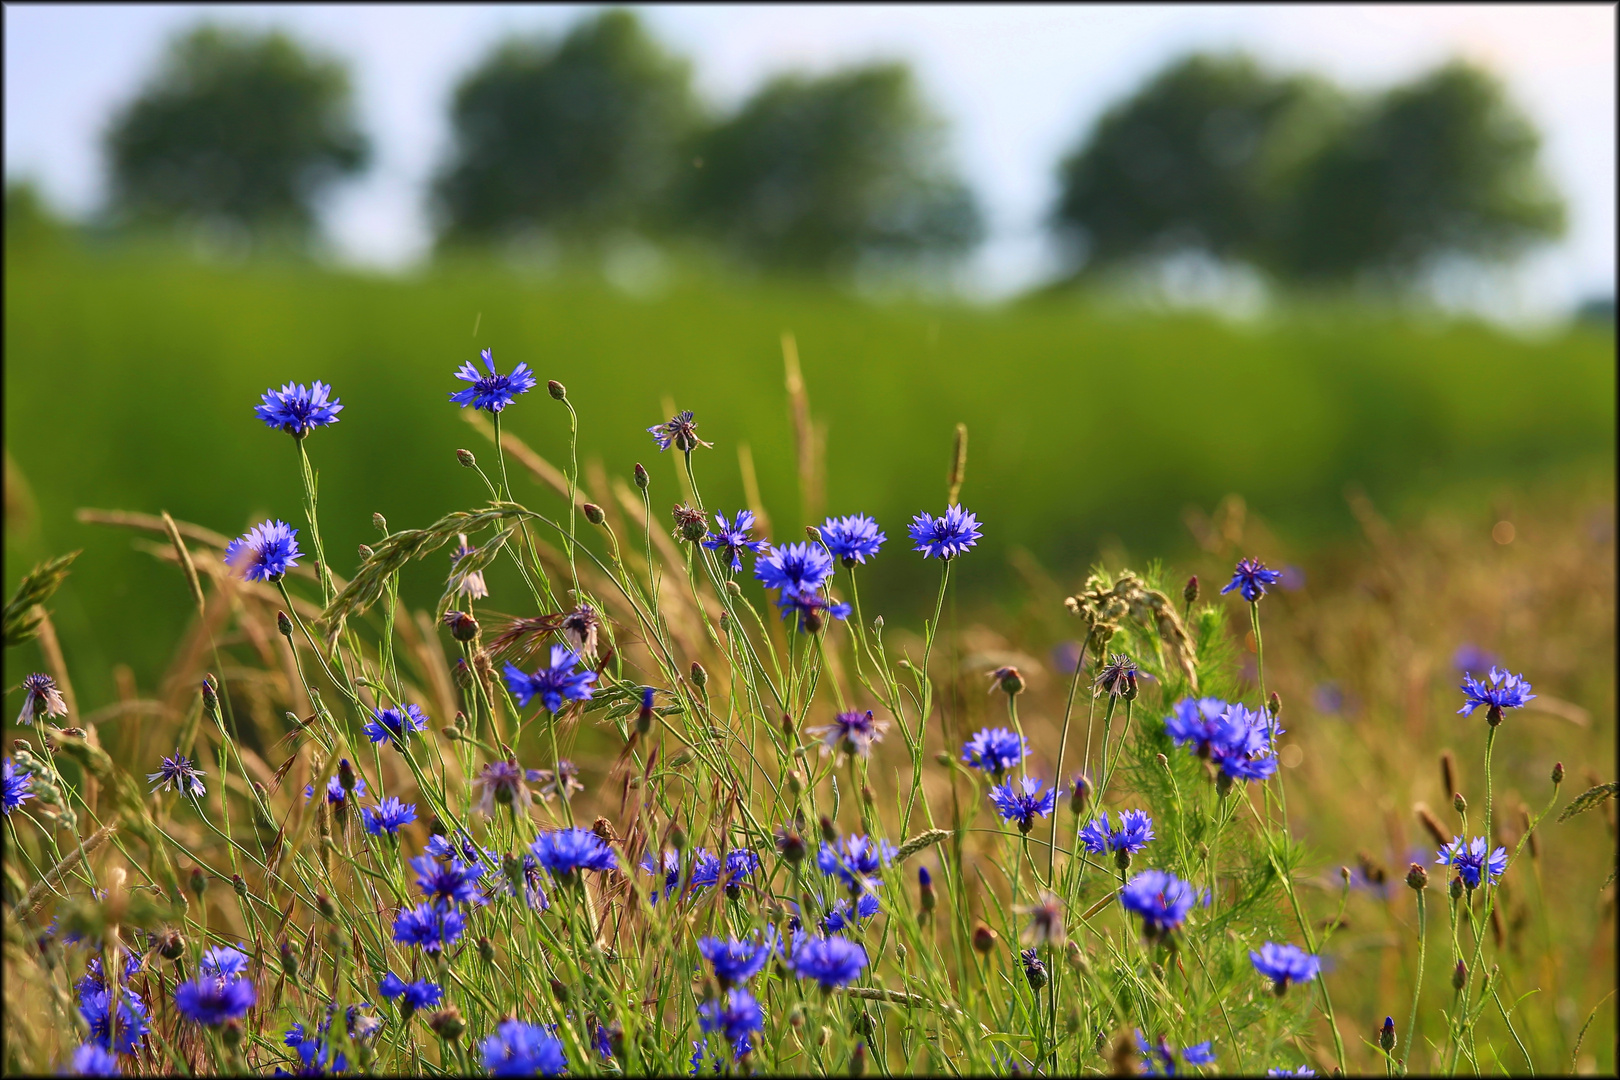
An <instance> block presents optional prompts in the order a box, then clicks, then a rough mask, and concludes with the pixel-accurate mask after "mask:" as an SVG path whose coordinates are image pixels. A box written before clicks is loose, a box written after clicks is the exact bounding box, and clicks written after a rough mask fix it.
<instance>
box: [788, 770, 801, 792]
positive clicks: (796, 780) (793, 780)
mask: <svg viewBox="0 0 1620 1080" xmlns="http://www.w3.org/2000/svg"><path fill="white" fill-rule="evenodd" d="M787 786H788V791H789V793H791V794H793V795H798V794H800V793H801V792H803V791H804V777H802V776H800V775H799V770H798V769H789V770H788V774H787Z"/></svg>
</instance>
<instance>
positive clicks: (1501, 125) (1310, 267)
mask: <svg viewBox="0 0 1620 1080" xmlns="http://www.w3.org/2000/svg"><path fill="white" fill-rule="evenodd" d="M449 115H450V121H451V130H452V136H453V138H452V141H451V145H450V148H449V151H448V153H447V156H446V158H445V160H444V161H442V162H441V163H440V165H439V167H438V168H437V170H436V171H435V174H434V177H433V179H432V181H431V185H430V189H429V191H428V193H427V198H428V203H429V207H430V209H431V214H432V219H433V222H434V228H435V232H436V237H437V249H438V250H439V251H440V252H448V251H454V250H458V249H465V248H475V247H485V246H490V245H505V244H514V243H519V244H521V243H525V242H532V241H542V242H550V243H556V244H562V245H574V244H584V245H589V244H593V243H597V242H599V241H601V240H602V239H603V238H606V237H614V236H622V235H625V234H633V235H637V236H642V237H648V238H653V239H657V240H667V241H679V242H682V243H693V244H701V245H704V246H706V247H710V248H712V249H715V250H718V251H720V252H723V253H725V254H726V255H727V256H728V257H730V258H732V259H734V260H737V261H740V262H743V263H746V264H751V265H755V266H762V267H771V268H786V269H791V270H797V271H813V272H833V273H838V272H844V271H847V270H849V269H850V268H851V267H853V266H855V265H857V264H861V263H869V262H871V261H873V260H877V261H878V262H880V263H892V264H900V265H904V264H909V263H914V262H918V261H931V262H941V261H944V262H948V261H949V260H951V259H954V258H957V257H960V256H961V255H963V254H965V253H967V252H969V251H970V250H972V248H973V247H974V246H975V245H976V244H977V243H978V242H979V241H980V240H981V239H982V237H983V234H984V220H983V215H982V213H981V210H980V208H979V205H978V202H977V201H976V199H975V197H974V195H973V193H972V191H971V190H970V188H969V187H968V185H967V184H966V183H965V182H964V180H963V179H962V177H961V175H960V174H959V173H958V171H957V170H956V168H955V167H954V165H953V162H952V160H951V158H950V155H949V152H948V149H949V148H948V145H947V139H946V136H947V129H946V125H945V122H944V121H943V120H942V118H941V117H940V116H939V115H938V114H937V113H936V112H934V111H933V110H932V109H931V108H930V107H929V106H928V104H927V102H926V101H925V100H924V98H923V96H922V94H921V92H920V90H919V87H918V85H917V81H916V79H915V78H914V77H913V75H912V73H911V71H910V69H909V68H907V67H906V66H905V65H904V64H901V63H883V64H869V65H864V66H857V67H851V68H847V69H844V70H841V71H836V72H833V73H831V74H828V75H822V76H809V75H802V74H783V75H779V76H776V77H774V78H771V79H769V80H768V81H767V82H766V83H765V84H764V85H763V86H761V87H760V88H759V89H758V90H756V91H755V92H754V93H753V94H752V95H751V96H750V97H748V98H747V99H746V100H745V101H744V102H743V103H742V104H741V105H740V106H738V107H737V108H736V109H734V110H732V111H730V112H725V113H721V112H716V111H715V110H714V109H712V108H710V107H708V106H706V105H705V103H704V102H703V101H702V100H701V99H700V98H699V97H698V95H697V94H696V93H695V91H694V88H693V80H692V65H691V63H690V62H689V61H687V60H686V59H684V58H682V57H680V56H677V55H675V54H674V53H673V52H671V51H670V50H669V49H668V48H666V47H665V46H664V45H663V44H661V43H660V42H659V41H657V40H656V39H655V38H654V37H653V36H652V34H651V33H650V32H649V31H648V29H647V27H646V25H645V24H644V23H643V22H642V21H641V20H640V19H639V18H638V17H637V16H636V15H635V14H633V13H631V12H628V11H619V10H614V11H607V12H604V13H600V14H596V15H593V16H590V17H587V18H585V19H583V20H582V21H580V22H578V23H577V24H576V25H574V26H573V27H572V29H570V30H569V31H568V32H567V33H566V34H565V35H563V36H562V37H561V38H560V39H553V38H550V37H546V36H534V37H511V38H508V39H507V40H504V41H501V42H499V43H497V44H496V45H495V46H494V48H493V49H492V50H491V51H490V52H489V54H488V55H487V56H485V57H484V58H483V60H482V61H481V62H480V63H478V64H477V66H475V67H474V68H473V69H472V70H471V71H469V72H468V73H467V74H466V75H465V76H464V77H463V78H462V79H461V80H460V82H459V83H458V85H457V86H456V88H455V90H454V93H453V95H452V98H451V100H450V102H449ZM1539 141H1540V140H1539V136H1538V134H1537V132H1536V131H1535V129H1534V127H1533V126H1532V124H1531V123H1530V122H1529V121H1528V120H1527V119H1526V118H1525V117H1524V115H1523V114H1522V113H1521V112H1520V111H1518V110H1517V109H1516V108H1515V107H1514V106H1513V105H1512V104H1511V103H1510V102H1509V101H1508V100H1507V98H1506V96H1505V94H1504V92H1503V89H1502V87H1501V85H1500V83H1499V82H1498V81H1497V80H1496V79H1495V78H1493V77H1492V76H1491V75H1489V74H1488V73H1486V72H1484V71H1482V70H1480V69H1478V68H1475V67H1471V66H1468V65H1466V64H1463V63H1452V64H1449V65H1447V66H1444V67H1442V68H1440V69H1438V70H1436V71H1434V72H1432V73H1429V74H1427V75H1424V76H1423V77H1421V78H1419V79H1417V80H1416V81H1414V82H1411V83H1409V84H1406V85H1402V86H1398V87H1395V88H1393V89H1390V90H1387V91H1385V92H1383V93H1378V94H1373V95H1364V96H1356V95H1351V94H1348V93H1346V92H1344V91H1343V90H1341V89H1339V88H1337V87H1335V86H1333V85H1331V84H1330V83H1328V82H1326V81H1324V80H1322V79H1320V78H1315V77H1309V76H1279V75H1275V74H1272V73H1269V72H1267V71H1265V70H1264V69H1263V68H1261V67H1260V66H1259V65H1258V64H1256V63H1255V62H1254V61H1252V60H1250V59H1249V58H1247V57H1244V56H1241V55H1231V56H1207V55H1194V56H1190V57H1187V58H1184V59H1181V60H1178V61H1176V62H1174V63H1172V64H1171V65H1169V66H1168V67H1167V68H1165V69H1164V70H1162V71H1161V72H1159V73H1158V74H1156V75H1154V76H1153V77H1152V78H1151V79H1150V80H1149V81H1148V82H1147V83H1146V85H1145V86H1143V87H1142V88H1141V89H1139V90H1138V91H1137V92H1135V93H1134V94H1132V95H1131V96H1129V97H1128V98H1127V99H1125V100H1123V101H1121V102H1119V103H1117V104H1116V105H1114V106H1113V107H1112V108H1110V109H1109V110H1107V111H1106V112H1105V113H1104V114H1103V115H1102V117H1101V118H1100V119H1099V120H1098V121H1097V122H1096V123H1095V124H1093V125H1091V126H1090V128H1089V130H1087V131H1085V132H1083V133H1082V135H1081V137H1080V138H1079V139H1078V140H1077V142H1076V145H1075V148H1074V149H1073V151H1072V152H1071V153H1070V154H1068V155H1067V156H1066V157H1065V158H1064V159H1063V161H1062V162H1061V163H1060V164H1059V165H1058V176H1059V178H1060V185H1059V187H1060V194H1059V196H1058V198H1057V200H1056V204H1055V206H1054V207H1053V209H1052V212H1051V215H1050V219H1049V223H1050V226H1051V229H1052V232H1053V236H1054V239H1055V240H1057V241H1058V243H1059V245H1060V247H1061V248H1062V250H1063V251H1064V252H1065V253H1066V255H1067V257H1068V266H1069V269H1070V271H1071V273H1072V274H1073V275H1074V276H1076V277H1079V276H1086V275H1091V274H1094V273H1096V272H1098V271H1106V270H1109V269H1115V268H1120V267H1126V268H1129V267H1133V266H1140V265H1144V264H1152V263H1153V262H1155V261H1157V260H1161V259H1163V258H1165V257H1167V256H1174V255H1178V254H1183V253H1187V252H1195V253H1201V254H1204V255H1207V256H1210V257H1212V258H1214V259H1217V260H1220V261H1223V262H1237V263H1243V264H1247V265H1249V266H1252V267H1254V268H1256V269H1258V270H1260V271H1262V272H1264V273H1266V274H1267V275H1269V277H1270V278H1271V279H1272V280H1274V281H1277V282H1280V283H1284V284H1286V283H1293V282H1334V281H1345V280H1350V279H1355V278H1358V277H1364V276H1366V275H1369V274H1373V275H1387V276H1394V277H1402V276H1405V275H1409V274H1414V273H1421V272H1424V271H1426V270H1428V269H1432V268H1433V267H1434V266H1435V265H1436V264H1437V263H1439V262H1441V261H1443V260H1446V259H1448V258H1455V257H1458V256H1461V257H1467V258H1476V259H1488V260H1501V259H1508V258H1511V257H1513V256H1515V255H1517V254H1518V253H1520V252H1521V251H1523V250H1524V249H1525V248H1527V247H1529V246H1531V245H1533V244H1535V243H1537V242H1541V241H1545V240H1547V239H1550V238H1553V237H1556V236H1557V235H1559V234H1560V233H1561V231H1562V229H1563V226H1564V207H1563V202H1562V200H1561V199H1560V197H1559V196H1558V195H1557V193H1556V192H1554V191H1553V190H1552V188H1551V186H1550V185H1549V183H1548V181H1547V180H1546V179H1545V177H1544V175H1543V174H1542V172H1541V170H1540V168H1539V165H1538V162H1537V153H1538V147H1539ZM370 150H371V142H370V140H369V138H368V137H367V135H366V133H365V132H364V131H363V130H362V129H361V126H360V124H359V122H358V118H357V115H356V110H355V104H354V95H353V90H352V85H351V79H350V75H349V71H348V68H347V67H346V65H345V64H343V63H342V62H341V61H340V60H338V59H336V58H334V57H331V56H326V55H322V54H320V53H318V52H316V51H314V50H312V49H310V48H308V47H306V46H305V45H302V44H300V43H298V42H296V41H294V40H293V39H292V38H290V37H289V36H287V35H286V34H284V33H281V32H266V33H259V32H252V31H246V30H241V29H228V28H223V27H220V26H217V25H213V24H204V25H201V26H199V27H197V28H195V29H193V30H191V31H190V32H188V33H186V34H184V35H182V36H181V37H179V38H178V39H176V40H175V41H174V42H173V43H172V44H171V46H170V47H169V49H168V52H167V53H166V55H165V57H164V58H163V60H162V62H161V64H160V66H159V67H158V69H157V71H156V72H155V73H154V74H153V76H152V77H151V78H150V79H149V81H148V82H147V83H146V84H145V85H143V86H142V87H141V88H140V89H139V90H138V92H137V93H136V94H135V96H134V97H133V98H132V99H131V100H130V101H129V102H128V103H127V104H125V105H124V106H123V107H122V108H121V109H119V110H118V112H117V113H116V115H115V116H114V117H113V118H112V120H111V123H110V124H109V125H108V128H107V133H106V136H105V151H106V157H107V164H108V175H109V177H110V181H111V183H110V197H109V202H108V204H107V206H106V208H105V210H104V213H103V214H102V215H101V217H100V223H101V224H102V225H103V226H104V227H106V228H109V229H113V230H123V229H131V228H135V229H138V228H142V227H150V226H153V225H163V226H167V225H169V224H173V223H176V222H179V223H190V224H196V223H212V224H220V223H224V224H226V225H227V226H229V227H231V228H236V229H239V230H245V231H246V232H247V233H248V234H251V235H254V236H262V237H272V236H280V237H284V238H290V239H292V240H294V241H295V242H301V241H303V240H305V239H308V238H309V237H312V236H314V235H315V234H316V232H317V229H318V225H317V221H318V213H317V209H318V207H319V206H320V205H321V203H322V198H323V195H324V194H325V193H327V192H328V191H329V190H330V189H331V188H332V187H333V185H335V184H337V183H338V182H340V181H342V180H343V179H345V178H348V177H352V176H354V175H356V174H358V173H360V172H361V171H362V170H364V169H365V168H366V167H367V164H368V162H369V161H370V157H371V153H370ZM12 202H13V200H11V199H8V207H9V206H11V205H12ZM8 216H9V215H8Z"/></svg>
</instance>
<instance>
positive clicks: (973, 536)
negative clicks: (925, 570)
mask: <svg viewBox="0 0 1620 1080" xmlns="http://www.w3.org/2000/svg"><path fill="white" fill-rule="evenodd" d="M907 531H908V532H909V533H911V538H912V540H914V541H916V543H917V547H916V549H915V550H917V551H920V552H922V553H923V556H924V558H929V559H954V558H956V557H957V556H958V555H960V554H962V553H963V552H964V551H967V550H968V549H969V548H971V547H973V546H974V545H975V544H977V543H978V542H979V538H980V537H981V536H983V535H984V534H983V532H981V531H980V529H979V519H978V518H976V517H974V516H973V514H972V512H971V511H968V510H963V509H962V508H961V507H960V506H948V507H946V508H945V516H944V517H931V516H929V515H928V514H927V513H922V514H918V515H917V516H916V517H914V518H912V519H911V525H910V526H909V527H908V529H907Z"/></svg>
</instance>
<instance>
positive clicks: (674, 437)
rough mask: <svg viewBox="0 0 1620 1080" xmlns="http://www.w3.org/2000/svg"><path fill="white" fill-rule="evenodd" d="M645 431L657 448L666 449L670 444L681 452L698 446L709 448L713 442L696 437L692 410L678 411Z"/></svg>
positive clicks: (695, 423)
mask: <svg viewBox="0 0 1620 1080" xmlns="http://www.w3.org/2000/svg"><path fill="white" fill-rule="evenodd" d="M647 433H648V434H649V435H651V436H652V437H653V441H654V442H656V443H657V444H658V449H660V450H668V449H669V448H670V447H671V446H673V447H674V448H675V449H677V450H680V451H682V452H683V453H690V452H692V451H693V450H696V449H697V448H698V447H700V446H707V447H709V448H710V449H711V450H712V449H713V448H714V444H713V443H708V442H704V441H703V440H702V439H700V438H698V437H697V421H695V420H693V419H692V410H691V409H687V410H686V411H685V412H678V413H676V414H675V415H674V416H672V417H670V418H669V419H668V420H665V421H664V422H663V423H662V424H654V425H653V426H652V427H650V428H648V429H647Z"/></svg>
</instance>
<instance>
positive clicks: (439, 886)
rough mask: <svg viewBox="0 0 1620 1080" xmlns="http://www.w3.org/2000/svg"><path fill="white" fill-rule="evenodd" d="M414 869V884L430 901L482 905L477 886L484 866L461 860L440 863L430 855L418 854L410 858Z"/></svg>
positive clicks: (481, 895)
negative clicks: (470, 864)
mask: <svg viewBox="0 0 1620 1080" xmlns="http://www.w3.org/2000/svg"><path fill="white" fill-rule="evenodd" d="M411 869H412V870H415V871H416V885H417V888H419V889H421V890H422V892H423V894H424V895H425V896H426V897H427V899H428V902H429V903H433V904H441V903H443V904H481V903H485V902H486V901H485V898H484V895H483V893H482V892H480V891H479V888H478V879H479V878H481V877H483V876H484V872H483V869H482V868H481V867H477V866H469V865H468V864H467V863H464V862H462V861H461V860H460V859H452V860H450V862H448V863H444V862H440V861H439V860H438V859H435V858H434V857H433V856H431V855H418V856H416V858H414V859H412V860H411Z"/></svg>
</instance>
